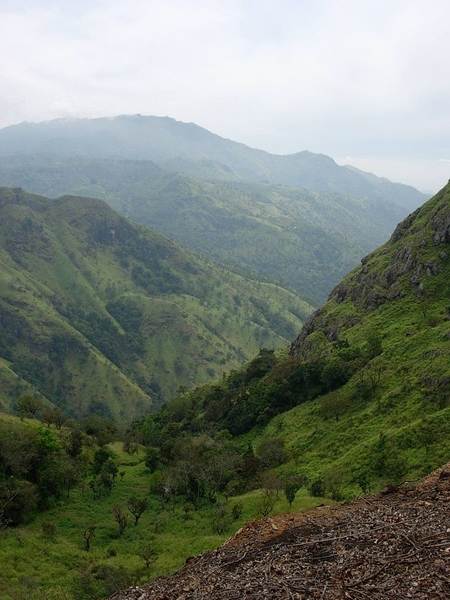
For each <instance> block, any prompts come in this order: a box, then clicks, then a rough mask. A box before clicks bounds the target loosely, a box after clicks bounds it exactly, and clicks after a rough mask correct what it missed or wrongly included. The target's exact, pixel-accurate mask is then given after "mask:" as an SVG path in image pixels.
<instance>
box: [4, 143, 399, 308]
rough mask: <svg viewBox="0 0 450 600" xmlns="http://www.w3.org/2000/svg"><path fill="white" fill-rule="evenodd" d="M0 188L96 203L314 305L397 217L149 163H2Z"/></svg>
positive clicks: (366, 205) (369, 206) (343, 200)
mask: <svg viewBox="0 0 450 600" xmlns="http://www.w3.org/2000/svg"><path fill="white" fill-rule="evenodd" d="M0 183H3V184H5V185H12V186H19V185H20V186H22V187H24V188H25V189H27V190H30V191H33V192H35V193H40V194H43V195H46V196H51V197H55V196H58V195H61V194H77V195H84V196H90V197H97V198H101V199H103V200H106V201H107V202H108V203H109V204H110V205H111V206H112V207H113V208H114V209H115V210H117V211H119V212H121V213H122V214H124V215H125V216H127V217H129V218H131V219H133V220H135V221H136V222H138V223H141V224H143V225H147V226H151V227H155V228H157V229H158V230H159V231H162V232H163V233H165V234H166V235H168V236H169V237H170V238H171V239H173V240H174V241H176V242H177V243H179V244H182V245H183V246H186V247H188V248H191V249H193V250H195V251H197V252H201V253H202V254H204V255H206V256H210V257H212V258H214V259H215V260H219V261H220V262H223V263H226V264H231V265H234V266H237V267H240V268H244V269H252V270H254V271H256V272H259V273H261V274H263V275H264V276H266V277H270V278H275V279H277V280H278V281H280V282H281V283H282V284H284V285H288V286H290V287H293V288H294V289H296V290H297V291H298V292H299V294H300V295H301V296H302V297H304V298H307V299H308V300H309V301H310V302H312V303H313V304H315V305H316V306H317V305H319V304H322V303H323V302H324V301H325V299H326V297H327V296H328V294H329V292H330V291H331V289H332V288H333V286H334V285H335V284H336V283H337V282H338V281H340V279H341V278H342V277H343V276H344V275H345V274H346V273H348V271H349V270H350V269H351V268H352V267H354V266H355V265H356V264H357V263H358V262H359V259H360V257H361V256H363V255H365V254H367V253H368V252H370V251H371V250H373V249H374V248H376V247H377V246H379V245H380V244H382V243H384V242H385V241H386V239H388V237H389V235H390V234H391V232H392V230H393V228H394V227H395V225H396V224H397V223H398V222H399V221H400V220H401V219H402V218H403V217H404V216H405V210H404V209H402V208H400V207H399V206H397V205H396V204H393V203H391V202H388V201H385V200H374V199H357V198H353V197H351V196H348V195H345V196H344V195H342V194H338V193H336V192H333V193H331V192H320V193H319V192H310V191H307V190H304V189H296V188H290V187H286V186H281V185H273V184H257V183H249V182H245V183H244V182H242V183H226V184H225V183H208V182H205V181H201V180H199V179H192V178H189V177H187V176H185V175H181V174H173V173H170V172H168V171H165V170H162V169H160V168H158V167H157V166H156V165H155V164H154V163H151V162H148V161H119V160H97V159H86V158H71V159H64V158H60V157H58V158H56V157H54V156H47V155H45V156H44V155H43V156H33V157H29V158H25V157H22V156H16V157H8V158H5V157H4V158H3V159H2V160H1V161H0Z"/></svg>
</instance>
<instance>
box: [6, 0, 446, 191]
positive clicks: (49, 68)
mask: <svg viewBox="0 0 450 600" xmlns="http://www.w3.org/2000/svg"><path fill="white" fill-rule="evenodd" d="M449 22H450V3H449V2H448V1H447V0H431V1H430V0H428V1H427V2H424V1H421V0H416V1H411V0H409V1H403V0H396V2H394V3H392V2H387V1H385V0H379V1H377V2H372V1H365V2H358V1H354V0H341V1H339V0H314V2H313V1H312V0H310V1H304V0H297V1H295V0H278V1H269V0H266V1H261V0H258V1H256V0H248V1H244V0H241V1H239V0H228V1H227V2H223V1H218V0H197V1H195V0H185V1H181V0H166V1H165V2H164V3H162V2H156V1H154V0H128V1H127V2H123V0H121V1H119V0H103V1H96V0H90V1H89V2H87V1H85V0H76V1H75V0H73V1H72V0H62V1H59V2H55V1H51V0H47V1H45V0H34V1H32V0H29V1H27V0H1V1H0V84H1V89H2V94H1V97H0V127H5V126H8V125H11V124H14V123H19V122H21V121H25V120H28V121H41V120H46V119H53V118H59V117H99V116H111V115H117V114H135V113H141V114H153V115H159V116H163V115H168V116H171V117H173V118H175V119H178V120H180V121H187V122H191V121H192V122H195V123H197V124H198V125H201V126H202V127H205V128H206V129H209V130H210V131H212V132H214V133H217V134H219V135H221V136H223V137H227V138H231V139H233V140H236V141H239V142H243V143H245V144H248V145H249V146H252V147H256V148H262V149H264V150H267V151H269V152H272V153H278V154H287V153H293V152H298V151H301V150H309V151H312V152H320V153H323V154H327V155H329V156H332V157H333V158H334V159H335V160H336V161H337V162H339V163H340V164H352V165H354V166H357V167H359V168H361V169H364V170H367V171H372V172H374V173H376V174H377V175H381V176H385V177H388V178H390V179H392V180H394V181H400V182H402V183H408V184H411V185H414V186H415V187H417V188H419V189H420V190H422V191H426V192H435V191H437V190H438V189H440V188H441V187H442V186H443V185H444V184H445V183H446V182H447V180H448V178H449V176H450V168H449V167H450V141H449V140H450V114H449V100H450V80H449V78H448V73H449V72H450V36H448V23H449Z"/></svg>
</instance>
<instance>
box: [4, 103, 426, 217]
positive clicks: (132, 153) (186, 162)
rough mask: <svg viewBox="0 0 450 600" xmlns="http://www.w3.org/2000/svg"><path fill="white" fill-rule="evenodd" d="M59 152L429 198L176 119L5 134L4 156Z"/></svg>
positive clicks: (379, 195)
mask: <svg viewBox="0 0 450 600" xmlns="http://www.w3.org/2000/svg"><path fill="white" fill-rule="evenodd" d="M42 153H45V154H54V155H56V156H58V157H60V158H61V157H63V156H66V157H67V156H70V157H74V156H85V157H89V158H116V159H131V160H150V161H153V162H155V163H157V164H158V165H160V166H162V167H164V168H167V169H169V170H172V171H173V170H175V171H181V172H183V173H185V174H187V175H192V176H194V177H197V178H200V179H205V180H211V181H228V182H231V181H234V182H236V181H242V180H246V181H253V182H259V183H261V182H264V183H275V184H281V185H288V186H293V187H301V188H305V189H308V190H312V191H318V192H336V193H340V194H345V195H349V196H355V197H357V198H360V199H368V198H370V199H372V200H388V201H390V202H394V203H397V204H399V205H400V206H402V207H403V208H405V209H406V210H407V211H411V210H413V209H414V208H417V206H419V205H420V204H422V203H423V202H424V201H425V200H426V199H427V198H428V197H427V196H426V195H424V194H422V193H420V192H418V191H417V190H415V189H414V188H412V187H410V186H405V185H401V184H398V183H392V182H389V181H388V180H386V179H379V178H377V177H375V176H373V175H371V176H369V177H367V174H365V173H363V172H358V171H357V170H356V171H355V170H352V169H349V168H347V167H341V166H338V165H337V164H336V163H335V162H334V161H333V159H331V158H330V157H328V156H325V155H322V154H313V153H311V152H306V151H303V152H298V153H296V154H291V155H285V156H281V155H273V154H269V153H268V152H264V151H263V150H256V149H253V148H249V147H248V146H245V145H244V144H240V143H238V142H233V141H231V140H228V139H224V138H221V137H220V136H218V135H215V134H213V133H211V132H209V131H207V130H206V129H203V128H202V127H199V126H198V125H195V124H194V123H182V122H179V121H175V120H174V119H171V118H169V117H155V116H143V115H134V116H126V115H124V116H120V117H113V118H100V119H57V120H54V121H46V122H43V123H21V124H19V125H13V126H10V127H6V128H3V129H1V130H0V156H9V155H14V154H42Z"/></svg>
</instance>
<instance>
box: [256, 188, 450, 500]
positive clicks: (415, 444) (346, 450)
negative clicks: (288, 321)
mask: <svg viewBox="0 0 450 600" xmlns="http://www.w3.org/2000/svg"><path fill="white" fill-rule="evenodd" d="M449 207H450V187H449V186H447V187H446V188H444V189H443V190H442V191H441V192H440V193H439V194H438V195H437V196H435V197H434V198H433V199H432V200H430V201H429V202H428V203H426V204H425V205H424V206H423V207H422V208H421V209H419V210H417V211H416V213H414V215H413V216H412V217H410V218H408V219H406V220H405V221H404V222H403V223H402V224H400V225H399V227H398V228H397V230H396V232H395V233H394V235H393V236H392V238H391V240H390V241H389V242H388V243H387V244H386V245H385V246H382V247H381V248H380V249H379V250H377V251H375V252H374V253H372V254H371V255H370V256H369V257H368V258H367V259H366V260H364V261H363V264H362V265H361V267H359V268H358V269H355V270H354V271H352V272H351V273H350V274H349V275H348V276H347V277H346V278H344V280H343V281H342V282H341V284H339V286H337V287H336V289H335V290H334V291H333V293H332V294H331V296H330V300H329V301H328V302H327V304H326V305H325V306H324V307H323V308H322V309H321V310H320V311H319V312H318V314H317V315H316V316H315V317H314V318H313V319H312V321H311V322H310V323H309V324H308V326H307V327H306V328H305V329H307V332H309V333H303V334H301V335H300V336H299V338H298V339H297V340H296V342H294V344H293V347H292V353H293V354H294V355H297V356H300V355H301V356H303V357H304V358H306V359H309V360H310V359H311V358H313V357H315V356H316V357H317V356H326V357H328V359H329V358H330V357H331V356H333V354H336V347H335V344H334V340H336V339H340V340H344V339H346V340H348V342H349V344H350V346H353V347H359V348H364V347H366V346H367V341H368V340H369V339H370V338H371V337H373V335H374V334H375V335H376V336H379V337H380V339H381V342H382V348H383V351H382V353H381V354H380V355H379V356H377V357H375V358H374V359H373V360H372V361H370V362H369V363H368V364H367V365H366V366H365V367H364V368H363V369H362V370H361V371H359V372H357V373H356V374H355V375H354V376H353V378H352V379H351V380H350V381H349V382H348V383H347V384H346V385H345V386H343V387H342V388H341V389H340V390H339V393H340V394H341V395H342V397H344V398H346V399H347V403H346V406H345V408H344V409H343V410H342V414H341V415H340V417H339V420H338V421H336V420H335V419H334V418H332V417H331V418H328V419H326V420H325V419H324V418H323V416H322V406H323V404H324V403H326V401H327V397H324V398H321V399H317V400H315V401H314V402H310V403H305V404H303V405H301V406H299V407H297V408H296V409H294V410H293V411H291V412H289V413H286V414H284V415H281V416H279V417H277V418H276V419H274V421H273V422H272V423H271V424H270V425H269V426H268V428H267V430H266V431H265V432H264V434H265V435H267V434H271V435H274V434H277V435H280V436H282V437H284V438H285V439H286V441H287V444H288V446H289V447H290V448H291V449H295V450H296V451H297V453H299V454H300V462H299V467H298V469H299V470H300V471H304V472H306V473H307V474H308V475H309V476H311V477H314V476H318V475H320V474H321V473H323V472H324V471H327V470H330V469H331V470H333V469H338V470H341V471H342V474H343V480H344V482H345V485H346V486H347V490H348V493H349V494H351V493H354V491H355V490H356V488H355V483H354V482H353V483H352V478H353V476H354V474H355V472H357V471H358V470H364V469H366V470H370V468H371V465H373V462H374V461H376V458H377V452H379V446H377V444H378V443H379V441H380V434H385V435H386V436H387V444H388V446H387V447H388V451H389V452H390V454H391V455H392V456H395V457H396V458H398V461H399V463H403V471H402V470H401V469H400V472H399V473H398V476H399V477H406V478H414V477H417V476H420V475H423V474H424V473H427V472H429V471H430V470H431V469H433V468H436V467H438V466H439V465H441V464H442V463H444V462H445V461H447V460H448V456H449V455H450V406H449V398H450V389H449V381H450V369H449V365H450V362H449V356H450V320H449V319H450V304H449V287H448V281H449V278H450V260H449V257H448V234H447V233H446V232H447V231H448V228H449V226H450V210H449ZM439 236H441V238H440V240H439V239H438V238H439ZM433 273H434V274H433ZM376 305H378V307H376ZM377 366H379V367H380V368H381V379H380V382H379V384H378V385H377V387H376V390H375V393H374V394H373V395H372V398H371V399H364V398H363V397H362V395H361V387H360V385H361V382H362V381H363V380H365V381H366V382H367V381H369V378H370V374H371V372H372V373H373V372H374V370H375V369H376V368H377ZM392 478H395V475H394V474H389V473H386V474H385V476H383V477H381V483H382V482H383V481H384V482H385V481H387V480H389V479H392Z"/></svg>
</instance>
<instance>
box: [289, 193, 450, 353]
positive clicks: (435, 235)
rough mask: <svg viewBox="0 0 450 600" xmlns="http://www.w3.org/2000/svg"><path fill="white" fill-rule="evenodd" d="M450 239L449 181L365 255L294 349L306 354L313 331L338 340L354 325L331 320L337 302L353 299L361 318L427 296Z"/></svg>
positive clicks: (304, 332)
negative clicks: (383, 242)
mask: <svg viewBox="0 0 450 600" xmlns="http://www.w3.org/2000/svg"><path fill="white" fill-rule="evenodd" d="M449 243H450V184H449V185H447V186H446V187H444V188H443V189H442V190H441V191H440V192H439V193H438V194H436V196H434V198H432V199H431V200H429V201H428V202H426V203H425V204H424V205H423V206H422V207H421V208H419V209H417V210H416V211H415V212H414V213H412V214H411V215H409V216H408V217H407V218H406V219H404V220H403V221H402V222H401V223H400V224H399V225H398V226H397V227H396V229H395V231H394V232H393V234H392V236H391V238H390V240H389V241H388V242H387V243H386V244H385V245H384V246H381V248H379V249H378V250H375V251H374V252H372V253H371V254H369V255H368V256H366V257H364V258H363V259H362V260H361V265H360V266H359V267H357V268H356V269H354V270H353V271H351V272H350V273H349V274H348V275H347V276H346V277H345V278H344V279H343V280H342V281H341V283H339V284H338V285H337V286H336V287H335V288H334V289H333V291H332V292H331V294H330V296H329V298H328V302H327V304H325V306H324V307H322V308H321V309H319V310H318V311H316V312H315V313H314V314H313V315H312V316H311V317H310V318H309V320H308V321H307V322H306V323H305V325H304V326H303V329H302V331H301V332H300V334H299V335H298V337H297V338H296V339H295V340H294V342H293V343H292V345H291V354H293V355H299V356H300V357H306V356H307V354H308V351H309V347H310V346H311V344H310V343H309V337H310V335H311V334H312V333H313V332H316V331H318V330H321V331H323V333H324V334H325V335H326V337H327V338H328V339H329V340H330V341H333V340H334V339H336V337H337V334H338V333H339V331H340V330H342V329H344V330H345V329H346V328H348V327H351V326H353V325H354V324H355V322H356V321H355V322H350V323H349V322H347V323H340V324H339V326H337V324H336V323H332V322H331V321H332V320H331V319H330V318H329V315H328V313H329V310H330V306H332V305H339V304H342V303H344V302H347V303H349V304H351V305H352V308H353V310H354V316H353V317H354V320H355V319H357V318H358V317H359V321H360V320H361V319H363V318H364V315H365V314H367V313H371V312H374V311H376V310H378V309H379V308H380V307H381V306H382V305H385V304H387V303H390V302H395V301H396V300H399V299H401V298H404V297H405V296H410V297H411V298H413V299H414V300H423V299H424V298H426V297H427V294H428V290H430V289H432V288H433V279H435V278H436V276H439V274H440V273H442V271H443V269H444V268H445V266H446V264H445V263H446V261H447V260H448V256H449V253H448V244H449ZM350 321H351V318H350ZM359 321H358V322H359Z"/></svg>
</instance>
